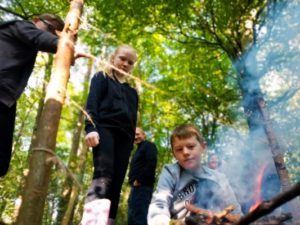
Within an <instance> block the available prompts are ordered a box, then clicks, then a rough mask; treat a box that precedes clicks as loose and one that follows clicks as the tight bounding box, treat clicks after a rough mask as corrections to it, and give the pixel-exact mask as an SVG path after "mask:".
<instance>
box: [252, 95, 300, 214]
mask: <svg viewBox="0 0 300 225" xmlns="http://www.w3.org/2000/svg"><path fill="white" fill-rule="evenodd" d="M257 103H258V106H259V109H260V112H261V114H262V117H263V122H264V124H263V126H264V130H265V133H266V135H267V138H268V142H269V145H270V148H271V152H272V154H273V160H274V163H275V167H276V171H277V174H278V177H279V179H280V183H281V188H282V191H287V190H289V189H290V188H291V186H292V185H291V182H290V178H289V173H288V170H287V168H286V165H285V162H284V156H283V150H282V149H281V146H280V144H279V143H278V141H277V138H276V135H275V133H274V131H273V127H272V125H271V119H270V116H269V113H268V111H267V109H266V103H265V101H264V99H263V98H258V99H257ZM288 206H289V207H288V210H290V212H291V213H292V214H293V217H294V218H297V219H298V218H299V209H300V204H299V203H298V202H297V201H295V200H292V201H291V202H289V204H288Z"/></svg>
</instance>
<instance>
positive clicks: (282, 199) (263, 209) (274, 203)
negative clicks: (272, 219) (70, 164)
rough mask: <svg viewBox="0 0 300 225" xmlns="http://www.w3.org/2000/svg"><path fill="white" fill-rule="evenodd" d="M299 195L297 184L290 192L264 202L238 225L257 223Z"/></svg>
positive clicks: (299, 187)
mask: <svg viewBox="0 0 300 225" xmlns="http://www.w3.org/2000/svg"><path fill="white" fill-rule="evenodd" d="M299 195H300V182H299V183H297V184H296V185H295V186H294V187H292V188H291V189H290V190H288V191H286V192H284V193H281V194H279V195H277V196H276V197H274V198H273V199H271V200H269V201H263V202H262V203H261V204H259V205H258V207H257V208H255V209H254V210H253V211H252V212H250V213H249V214H247V215H246V216H244V217H242V218H241V219H240V220H239V221H238V223H236V225H247V224H250V223H252V222H254V221H256V220H257V219H259V218H261V217H263V216H265V215H267V214H269V213H271V212H272V211H273V210H275V209H276V208H277V207H279V206H281V205H283V204H284V203H286V202H288V201H290V200H292V199H294V198H296V197H297V196H299ZM294 201H295V200H294ZM294 210H297V209H294ZM298 210H299V208H298Z"/></svg>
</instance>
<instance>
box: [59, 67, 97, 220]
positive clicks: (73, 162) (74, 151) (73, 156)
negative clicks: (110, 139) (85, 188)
mask: <svg viewBox="0 0 300 225" xmlns="http://www.w3.org/2000/svg"><path fill="white" fill-rule="evenodd" d="M92 65H93V64H92V61H90V62H89V65H88V70H87V72H86V74H85V76H84V83H88V82H89V79H90V75H91V70H92ZM87 92H88V85H85V87H84V90H83V93H87ZM83 96H85V94H83ZM84 107H85V103H82V104H81V108H84ZM75 123H76V128H75V129H74V132H73V138H72V147H71V152H70V156H69V162H68V167H69V168H70V170H71V171H75V170H76V168H82V167H81V166H82V164H83V162H79V163H78V160H77V155H78V149H79V144H80V140H81V138H80V137H81V134H82V130H83V124H84V113H83V112H82V111H81V110H78V119H77V120H76V121H75ZM84 154H86V153H84ZM81 155H82V153H81ZM82 157H83V156H82ZM82 157H81V158H82ZM84 158H85V157H84ZM78 164H81V165H78ZM77 172H78V173H79V172H80V171H77ZM78 173H76V174H78ZM81 181H82V177H81V179H79V183H81ZM77 195H78V186H76V185H74V182H73V180H72V178H71V177H69V176H68V177H66V179H65V181H64V190H63V193H62V196H61V198H60V199H59V206H58V208H59V209H58V215H57V218H56V223H55V224H57V225H59V224H61V221H62V219H63V217H65V216H64V214H65V211H66V209H67V207H68V205H69V204H70V203H69V202H70V201H72V202H74V201H75V199H76V197H74V196H77ZM70 198H71V199H70ZM72 198H75V199H72ZM67 217H68V216H67Z"/></svg>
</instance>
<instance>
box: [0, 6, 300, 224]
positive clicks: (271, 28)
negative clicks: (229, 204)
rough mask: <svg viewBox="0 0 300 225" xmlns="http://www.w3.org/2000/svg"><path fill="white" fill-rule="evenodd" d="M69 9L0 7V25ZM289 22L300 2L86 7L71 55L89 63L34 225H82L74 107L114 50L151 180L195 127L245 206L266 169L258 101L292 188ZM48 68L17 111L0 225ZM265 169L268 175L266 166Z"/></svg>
mask: <svg viewBox="0 0 300 225" xmlns="http://www.w3.org/2000/svg"><path fill="white" fill-rule="evenodd" d="M68 10H69V1H66V0H63V1H57V0H51V1H40V0H9V1H7V0H0V16H1V17H0V20H1V22H4V21H7V20H11V19H16V18H17V19H21V18H23V19H31V18H32V17H33V16H36V15H39V14H41V13H46V12H51V13H55V14H58V15H60V16H61V17H62V18H65V17H66V15H67V12H68ZM299 14H300V1H299V0H294V1H280V0H253V1H246V0H237V1H230V0H210V1H206V0H153V1H149V0H123V1H115V0H111V1H103V0H87V1H85V2H84V12H83V14H82V16H81V25H80V29H79V32H78V40H77V48H78V49H80V51H85V52H88V53H90V54H91V55H93V56H94V57H95V58H94V60H88V59H79V60H77V62H76V64H75V65H74V66H73V67H72V68H71V78H70V81H69V84H68V91H67V97H66V102H65V104H64V106H63V111H62V115H61V119H60V123H59V131H58V135H57V139H56V148H55V155H54V156H53V161H54V162H55V163H54V164H55V165H54V166H53V168H52V171H51V179H50V182H49V187H48V192H47V199H46V203H45V207H44V208H38V209H36V210H37V212H36V213H38V211H42V214H43V221H42V224H45V225H46V224H47V225H50V224H51V225H54V224H78V223H79V221H80V218H81V212H82V206H83V201H84V196H85V193H86V190H87V187H88V185H89V183H90V180H91V175H92V159H91V152H90V151H89V150H88V149H87V147H86V146H85V145H84V142H83V137H84V130H83V120H84V113H83V111H82V108H84V105H85V101H86V97H87V92H88V85H89V80H90V78H91V76H92V75H93V74H94V73H95V72H96V71H98V70H101V68H102V65H103V61H104V60H105V59H107V56H108V55H109V54H110V53H111V52H112V51H113V50H114V49H115V47H116V46H118V45H119V44H122V43H126V44H130V45H132V46H133V47H134V48H136V49H137V52H138V58H139V59H138V62H137V65H136V68H135V70H134V72H133V75H134V76H135V77H136V78H138V79H131V80H130V82H131V84H132V85H133V86H134V87H136V89H137V90H138V93H139V96H140V105H139V121H138V126H141V127H143V129H144V130H145V131H146V133H147V138H148V139H149V140H151V141H153V142H155V143H156V145H157V146H158V149H159V151H158V166H157V175H158V174H159V172H160V170H161V168H162V166H163V164H165V163H170V162H172V161H173V159H172V155H171V153H170V145H169V135H170V132H171V131H172V129H173V128H174V127H175V126H176V125H178V124H180V123H184V122H188V123H194V124H197V125H198V126H199V127H200V129H201V131H202V132H203V135H204V137H205V138H206V140H207V143H208V152H216V153H218V154H219V155H220V157H221V159H222V162H223V164H222V166H223V168H224V171H225V172H226V174H227V175H228V177H229V179H230V180H231V182H232V184H233V186H234V188H235V191H236V193H237V195H238V198H239V200H240V201H241V202H246V201H248V200H249V199H250V198H251V194H249V193H252V192H253V190H254V186H255V177H256V175H257V174H258V171H259V170H260V168H262V167H263V165H265V162H266V161H268V162H269V163H271V164H272V163H273V155H272V152H271V150H270V143H269V141H268V136H267V134H266V131H265V125H266V120H265V118H264V117H263V116H262V111H261V108H260V107H259V105H258V104H257V103H258V101H257V100H259V99H263V100H264V101H266V103H267V108H266V110H267V112H268V113H269V115H270V120H268V121H267V122H268V123H269V122H270V121H271V123H272V128H273V132H274V134H275V135H276V138H277V142H278V145H280V151H281V153H282V154H283V156H284V161H285V163H286V166H287V169H288V172H289V179H290V182H291V183H295V182H297V181H299V180H300V163H299V157H300V151H299V145H300V140H299V137H298V136H299V135H298V134H299V122H300V121H299V118H300V110H299V107H300V93H299V85H300V79H299V76H300V73H299V72H300V71H299V69H300V67H299V66H300V33H299V30H300V29H299V28H300V22H299V19H298V18H299ZM52 64H53V57H52V56H51V55H48V54H45V53H41V54H39V56H38V60H37V63H36V65H35V69H34V72H33V75H32V77H31V79H30V81H29V85H28V87H27V88H26V91H25V93H24V94H23V95H22V97H21V98H20V100H19V101H18V111H17V121H16V128H15V133H14V146H13V158H12V163H11V166H10V170H9V173H8V175H7V176H6V177H4V178H1V180H0V221H1V222H0V224H13V223H14V222H15V221H16V220H17V218H18V216H20V215H19V208H20V205H21V202H22V201H21V199H22V195H23V193H24V188H25V186H24V183H25V179H26V177H27V176H28V174H29V173H28V170H29V169H28V168H29V167H28V164H29V159H30V156H31V153H32V144H33V142H34V141H35V130H36V126H37V121H38V119H39V117H40V113H41V110H42V108H43V103H44V97H45V86H46V85H47V82H48V81H49V78H50V76H51V68H52ZM0 141H1V140H0ZM206 157H207V156H206V155H205V156H204V158H203V163H205V161H206ZM273 164H274V163H273ZM270 170H274V171H275V170H276V169H275V168H274V165H273V166H271V169H270ZM157 177H158V176H157ZM266 185H267V184H266ZM262 188H263V187H262ZM129 191H130V187H129V186H128V183H127V181H126V180H125V182H124V185H123V189H122V193H121V194H122V197H121V201H120V208H119V212H118V218H117V224H119V225H121V224H122V225H123V224H126V221H127V198H128V194H129Z"/></svg>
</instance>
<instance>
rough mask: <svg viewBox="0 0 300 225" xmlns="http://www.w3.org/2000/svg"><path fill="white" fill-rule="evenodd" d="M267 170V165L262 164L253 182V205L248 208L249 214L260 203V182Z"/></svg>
mask: <svg viewBox="0 0 300 225" xmlns="http://www.w3.org/2000/svg"><path fill="white" fill-rule="evenodd" d="M266 168H267V163H264V164H263V165H262V167H261V168H260V170H259V172H258V175H257V177H256V180H255V189H254V204H253V205H252V206H251V207H250V209H249V212H252V211H253V210H254V209H256V208H257V207H258V206H259V204H260V203H261V202H262V197H261V190H262V182H263V177H264V173H265V170H266Z"/></svg>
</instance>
